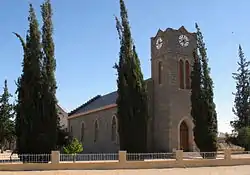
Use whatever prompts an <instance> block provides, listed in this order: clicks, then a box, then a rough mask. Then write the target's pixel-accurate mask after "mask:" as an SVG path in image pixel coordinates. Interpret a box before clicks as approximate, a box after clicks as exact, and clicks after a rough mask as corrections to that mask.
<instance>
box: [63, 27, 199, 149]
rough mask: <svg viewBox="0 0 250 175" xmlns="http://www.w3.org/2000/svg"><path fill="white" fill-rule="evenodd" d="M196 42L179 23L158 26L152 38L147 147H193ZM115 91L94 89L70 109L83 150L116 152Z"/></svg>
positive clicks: (73, 128)
mask: <svg viewBox="0 0 250 175" xmlns="http://www.w3.org/2000/svg"><path fill="white" fill-rule="evenodd" d="M196 46H197V42H196V33H190V32H188V31H187V30H186V29H185V28H184V27H183V26H182V27H180V28H179V29H172V28H167V29H166V30H165V31H162V30H159V31H158V32H157V34H156V36H154V37H152V38H151V78H149V79H147V80H145V81H146V87H147V91H148V99H149V101H148V110H149V116H150V117H149V121H148V152H172V151H173V150H174V149H183V150H185V151H193V149H194V148H195V144H194V139H193V127H194V124H193V120H192V117H191V116H190V111H191V102H190V94H191V91H190V88H191V82H190V81H191V80H190V75H191V69H192V66H191V65H192V63H193V51H194V49H195V48H196ZM117 95H118V94H117V92H116V91H115V92H111V93H109V94H106V95H97V96H96V97H94V98H93V99H91V100H89V101H88V102H86V103H85V104H83V105H81V106H80V107H78V108H76V109H75V110H73V111H72V112H70V113H69V116H68V128H69V130H70V132H71V134H72V136H73V137H75V138H77V139H79V140H80V141H81V142H82V144H83V148H84V151H83V152H84V153H113V152H118V150H119V136H118V132H117V126H118V125H117V124H118V120H117V118H116V110H117V105H116V99H117ZM131 98H133V97H131Z"/></svg>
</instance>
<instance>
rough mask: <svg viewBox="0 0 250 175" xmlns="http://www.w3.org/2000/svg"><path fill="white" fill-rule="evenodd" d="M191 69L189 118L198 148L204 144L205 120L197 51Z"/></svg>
mask: <svg viewBox="0 0 250 175" xmlns="http://www.w3.org/2000/svg"><path fill="white" fill-rule="evenodd" d="M193 58H194V63H193V69H192V72H191V116H192V117H193V122H194V130H193V131H194V141H195V143H196V145H197V147H198V148H202V147H203V144H204V135H205V134H206V133H205V132H206V130H205V127H204V126H205V120H204V117H202V116H201V114H202V105H201V104H202V103H201V102H202V99H201V75H202V72H201V59H200V56H198V55H197V50H195V51H194V52H193Z"/></svg>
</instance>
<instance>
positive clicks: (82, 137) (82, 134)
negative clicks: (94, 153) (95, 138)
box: [81, 122, 85, 143]
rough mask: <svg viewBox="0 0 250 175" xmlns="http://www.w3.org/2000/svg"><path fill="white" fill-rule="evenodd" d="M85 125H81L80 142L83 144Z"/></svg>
mask: <svg viewBox="0 0 250 175" xmlns="http://www.w3.org/2000/svg"><path fill="white" fill-rule="evenodd" d="M84 132H85V124H84V123H83V122H82V124H81V142H82V143H83V142H84V135H85V133H84Z"/></svg>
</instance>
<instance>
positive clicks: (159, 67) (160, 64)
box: [158, 61, 163, 84]
mask: <svg viewBox="0 0 250 175" xmlns="http://www.w3.org/2000/svg"><path fill="white" fill-rule="evenodd" d="M162 70H163V66H162V62H161V61H160V62H159V63H158V82H159V84H162Z"/></svg>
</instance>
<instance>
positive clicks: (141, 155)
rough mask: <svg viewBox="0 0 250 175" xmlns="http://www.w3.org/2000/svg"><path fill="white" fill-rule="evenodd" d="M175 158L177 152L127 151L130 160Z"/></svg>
mask: <svg viewBox="0 0 250 175" xmlns="http://www.w3.org/2000/svg"><path fill="white" fill-rule="evenodd" d="M166 159H175V153H127V160H128V161H146V160H166Z"/></svg>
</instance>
